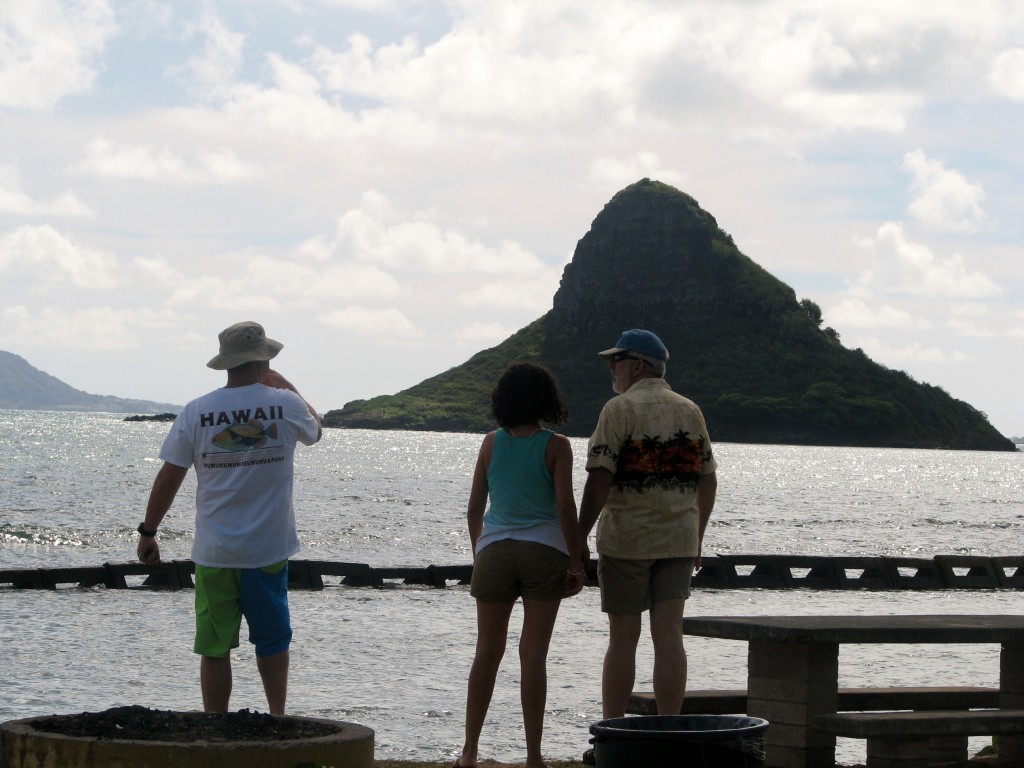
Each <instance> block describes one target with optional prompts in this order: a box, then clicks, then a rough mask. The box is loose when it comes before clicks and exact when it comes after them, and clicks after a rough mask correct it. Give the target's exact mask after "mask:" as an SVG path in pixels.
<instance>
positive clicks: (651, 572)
mask: <svg viewBox="0 0 1024 768" xmlns="http://www.w3.org/2000/svg"><path fill="white" fill-rule="evenodd" d="M696 559H697V558H695V557H670V558H662V559H659V560H623V559H621V558H617V557H608V556H607V555H601V556H600V557H599V558H598V560H597V583H598V585H599V586H600V588H601V610H602V611H604V612H605V613H614V614H634V613H643V612H644V611H646V610H649V609H650V607H651V605H652V604H653V603H658V602H661V601H663V600H678V599H679V598H682V599H683V600H686V599H688V598H689V597H690V579H691V577H692V576H693V566H694V564H695V562H696Z"/></svg>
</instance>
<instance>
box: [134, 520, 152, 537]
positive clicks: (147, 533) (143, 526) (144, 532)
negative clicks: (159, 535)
mask: <svg viewBox="0 0 1024 768" xmlns="http://www.w3.org/2000/svg"><path fill="white" fill-rule="evenodd" d="M136 530H137V531H138V532H139V534H140V535H142V536H148V537H149V538H151V539H152V538H153V537H155V536H156V529H155V528H154V529H153V530H152V531H148V530H146V524H145V523H144V522H143V523H139V527H138V528H137V529H136Z"/></svg>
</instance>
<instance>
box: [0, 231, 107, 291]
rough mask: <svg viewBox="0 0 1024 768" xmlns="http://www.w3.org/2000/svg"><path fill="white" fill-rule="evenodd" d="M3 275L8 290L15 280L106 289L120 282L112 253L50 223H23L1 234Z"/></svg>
mask: <svg viewBox="0 0 1024 768" xmlns="http://www.w3.org/2000/svg"><path fill="white" fill-rule="evenodd" d="M0 275H3V276H4V289H5V291H6V292H8V293H10V292H11V291H12V287H11V283H12V282H13V281H14V280H17V281H18V282H21V283H24V284H27V286H28V287H29V289H30V290H33V289H36V288H40V287H43V286H50V285H55V284H59V283H71V284H72V285H74V286H76V287H78V288H85V289H106V288H113V287H115V286H116V285H118V283H119V282H120V277H119V275H118V266H117V259H116V258H115V256H114V255H113V254H112V253H108V252H106V251H102V250H99V249H97V248H90V247H88V246H84V245H81V244H80V243H77V242H75V241H74V240H73V239H71V238H70V237H68V236H66V235H64V234H61V233H60V232H58V231H57V230H55V229H54V228H53V227H50V226H48V225H43V226H38V227H32V226H22V227H18V228H17V229H15V230H13V231H10V232H7V233H5V234H3V235H0Z"/></svg>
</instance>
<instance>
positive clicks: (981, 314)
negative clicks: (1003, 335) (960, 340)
mask: <svg viewBox="0 0 1024 768" xmlns="http://www.w3.org/2000/svg"><path fill="white" fill-rule="evenodd" d="M990 319H991V314H990V312H989V308H988V307H986V306H984V305H983V304H978V303H976V302H971V303H966V304H955V305H954V306H953V307H951V308H950V318H949V321H948V322H947V326H948V327H949V328H950V329H952V330H953V332H954V333H956V334H957V335H958V336H973V337H975V338H993V337H995V336H998V335H1000V334H998V333H997V332H996V331H995V330H994V329H993V328H992V327H991V324H990V322H989V321H990Z"/></svg>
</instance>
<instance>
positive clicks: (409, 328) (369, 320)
mask: <svg viewBox="0 0 1024 768" xmlns="http://www.w3.org/2000/svg"><path fill="white" fill-rule="evenodd" d="M318 319H319V321H320V322H321V323H323V324H324V325H328V326H331V327H332V328H340V329H341V330H344V331H350V332H352V333H355V334H357V335H359V336H362V337H366V338H371V339H374V340H376V341H379V342H382V343H385V344H388V343H391V344H399V343H401V342H406V341H410V340H413V339H416V338H419V337H421V336H422V335H423V332H422V331H420V330H419V329H418V328H416V326H415V325H413V323H411V322H410V321H409V319H408V318H407V317H406V316H405V315H404V314H403V313H402V311H401V310H400V309H396V308H394V307H389V308H386V309H381V308H379V307H356V306H350V307H344V308H342V309H333V310H330V311H328V312H323V313H321V314H320V316H319V318H318Z"/></svg>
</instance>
